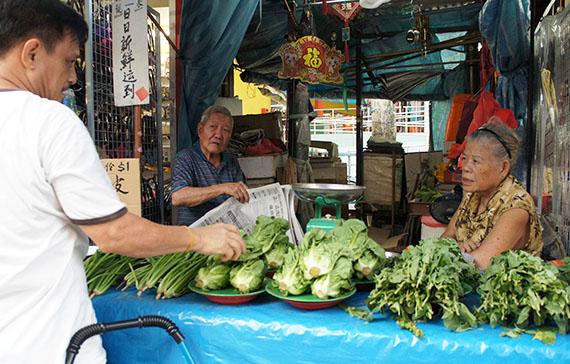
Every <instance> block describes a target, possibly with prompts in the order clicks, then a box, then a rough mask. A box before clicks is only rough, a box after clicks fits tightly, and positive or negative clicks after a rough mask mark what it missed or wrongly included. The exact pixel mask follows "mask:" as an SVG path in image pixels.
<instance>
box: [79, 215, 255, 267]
mask: <svg viewBox="0 0 570 364" xmlns="http://www.w3.org/2000/svg"><path fill="white" fill-rule="evenodd" d="M79 227H80V228H81V229H82V230H83V231H84V232H85V233H86V234H87V235H88V236H89V237H90V238H91V239H92V240H93V241H94V242H95V244H97V246H99V248H100V249H101V250H102V251H103V252H109V253H116V254H121V255H126V256H131V257H141V258H142V257H150V256H157V255H164V254H169V253H176V252H183V251H185V250H186V249H187V248H188V246H189V244H190V242H191V237H192V235H194V244H193V247H192V250H194V251H196V252H198V253H200V254H221V255H223V260H228V259H237V258H238V257H239V255H240V254H241V253H243V252H245V242H244V241H243V239H242V238H241V236H240V233H239V230H238V229H237V227H235V226H233V225H227V224H215V225H211V226H207V227H203V228H194V229H191V230H192V234H191V233H190V232H189V231H188V229H187V228H186V227H184V226H165V225H159V224H155V223H153V222H151V221H149V220H146V219H143V218H141V217H138V216H136V215H133V214H130V213H127V214H126V215H124V216H122V217H120V218H118V219H116V220H113V221H110V222H106V223H102V224H96V225H80V226H79Z"/></svg>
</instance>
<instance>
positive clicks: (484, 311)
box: [478, 250, 570, 337]
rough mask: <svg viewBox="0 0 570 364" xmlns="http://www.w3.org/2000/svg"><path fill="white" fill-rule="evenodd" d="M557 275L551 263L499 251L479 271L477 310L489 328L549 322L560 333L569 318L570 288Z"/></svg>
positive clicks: (565, 326) (564, 328)
mask: <svg viewBox="0 0 570 364" xmlns="http://www.w3.org/2000/svg"><path fill="white" fill-rule="evenodd" d="M558 274H559V271H558V268H557V267H556V266H555V265H553V264H550V263H546V262H544V261H543V260H542V259H540V258H538V257H534V256H532V255H530V254H528V253H526V252H524V251H522V250H508V251H506V252H503V253H502V254H501V255H500V256H498V257H495V258H493V259H492V260H491V263H490V264H489V266H488V267H487V269H485V271H484V273H483V277H482V278H481V285H480V286H479V288H478V292H479V293H480V295H481V306H480V307H479V309H478V311H479V312H480V314H481V316H483V317H484V318H486V319H487V320H488V321H489V324H490V325H491V326H492V327H495V326H496V325H497V324H503V325H508V326H514V327H516V328H519V329H526V328H527V327H528V326H530V325H532V324H534V325H535V326H537V327H540V326H543V325H545V324H546V323H549V322H552V323H554V324H556V326H557V328H558V332H559V333H561V334H563V335H564V334H566V333H567V332H568V323H569V318H570V287H569V286H568V283H567V282H566V281H562V280H560V279H558ZM540 337H547V334H540Z"/></svg>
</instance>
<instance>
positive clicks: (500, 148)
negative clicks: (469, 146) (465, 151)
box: [467, 119, 521, 171]
mask: <svg viewBox="0 0 570 364" xmlns="http://www.w3.org/2000/svg"><path fill="white" fill-rule="evenodd" d="M467 140H468V141H472V142H479V143H485V145H487V146H488V147H489V150H490V151H491V153H492V154H493V155H494V156H495V157H496V158H497V159H498V160H500V161H503V160H508V161H509V162H510V166H511V167H510V170H511V171H512V170H513V169H514V168H515V165H516V162H517V157H518V151H519V143H520V140H521V139H520V137H519V136H518V135H517V133H516V132H515V131H514V130H513V129H511V128H509V127H508V126H507V125H505V124H504V123H503V122H496V121H495V120H492V119H489V122H488V123H486V124H485V125H483V126H482V127H480V128H479V129H477V130H475V131H474V132H472V133H471V134H469V136H468V137H467Z"/></svg>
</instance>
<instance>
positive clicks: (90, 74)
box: [85, 0, 95, 141]
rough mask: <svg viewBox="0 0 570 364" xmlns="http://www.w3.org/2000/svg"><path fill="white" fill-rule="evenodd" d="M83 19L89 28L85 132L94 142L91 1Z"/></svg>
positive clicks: (86, 47)
mask: <svg viewBox="0 0 570 364" xmlns="http://www.w3.org/2000/svg"><path fill="white" fill-rule="evenodd" d="M85 19H86V21H87V25H88V26H89V32H88V35H87V43H86V44H85V106H86V108H87V130H88V131H89V135H91V139H93V141H95V104H94V101H93V100H95V96H94V94H93V89H94V86H95V85H94V84H93V0H87V1H85Z"/></svg>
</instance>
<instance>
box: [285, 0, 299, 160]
mask: <svg viewBox="0 0 570 364" xmlns="http://www.w3.org/2000/svg"><path fill="white" fill-rule="evenodd" d="M285 4H286V5H287V8H288V9H289V10H290V12H289V13H288V16H287V33H288V34H289V36H292V37H295V36H296V27H297V20H296V14H297V4H296V3H295V1H294V0H285ZM296 86H297V81H296V80H295V79H289V82H288V83H287V115H286V116H287V151H288V154H289V156H290V157H295V150H296V145H297V131H296V130H295V129H296V128H295V122H294V121H293V120H292V119H291V115H294V114H295V88H296Z"/></svg>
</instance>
